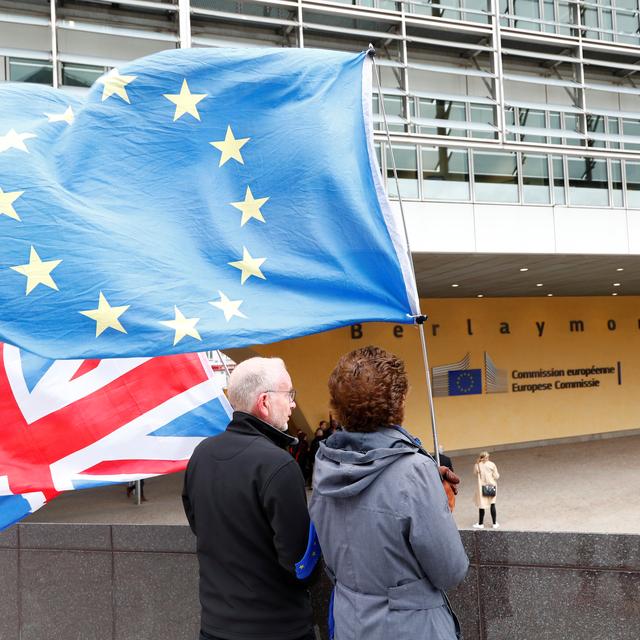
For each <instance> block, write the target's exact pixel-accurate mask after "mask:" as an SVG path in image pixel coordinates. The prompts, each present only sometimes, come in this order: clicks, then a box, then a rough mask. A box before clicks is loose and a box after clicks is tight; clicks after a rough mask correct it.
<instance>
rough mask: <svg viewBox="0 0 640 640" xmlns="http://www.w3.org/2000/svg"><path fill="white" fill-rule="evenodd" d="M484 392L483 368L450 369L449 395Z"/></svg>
mask: <svg viewBox="0 0 640 640" xmlns="http://www.w3.org/2000/svg"><path fill="white" fill-rule="evenodd" d="M477 393H482V371H481V369H458V370H457V371H449V395H450V396H469V395H473V394H477Z"/></svg>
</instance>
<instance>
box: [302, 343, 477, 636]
mask: <svg viewBox="0 0 640 640" xmlns="http://www.w3.org/2000/svg"><path fill="white" fill-rule="evenodd" d="M408 387H409V385H408V380H407V376H406V373H405V370H404V363H403V362H402V360H400V359H399V358H397V357H396V356H394V355H393V354H390V353H388V352H386V351H384V350H383V349H380V348H378V347H371V346H370V347H365V348H363V349H357V350H356V351H352V352H351V353H348V354H347V355H345V356H343V357H342V358H340V360H339V361H338V364H337V365H336V368H335V369H334V371H333V373H332V374H331V377H330V378H329V394H330V400H331V407H332V409H333V410H334V411H335V413H336V415H337V418H338V422H339V424H340V425H341V426H342V431H337V432H336V433H335V434H334V435H333V436H331V437H330V438H329V439H328V440H327V441H326V442H325V443H322V444H321V445H320V449H319V451H318V455H317V458H316V465H315V472H314V479H313V485H314V487H313V488H314V490H313V496H312V498H311V504H310V512H311V517H312V519H313V522H314V524H315V526H316V530H317V532H318V537H319V540H320V546H321V547H322V552H323V555H324V559H325V563H326V566H327V569H328V572H329V574H330V575H331V576H332V578H333V581H334V585H335V589H334V602H333V615H334V620H335V636H334V637H335V640H354V639H355V638H366V639H367V640H405V639H406V640H409V639H410V640H420V639H424V640H427V639H428V640H454V639H455V638H456V637H458V633H459V626H458V624H457V620H456V619H455V615H454V614H453V612H452V610H451V607H450V606H449V603H448V600H447V598H446V595H445V594H444V590H446V589H450V588H452V587H454V586H455V585H457V584H458V583H459V582H461V581H462V579H463V578H464V577H465V575H466V573H467V568H468V564H469V562H468V559H467V556H466V553H465V551H464V548H463V546H462V542H461V540H460V535H459V533H458V530H457V528H456V525H455V523H454V521H453V518H452V516H451V512H450V511H449V506H448V503H447V498H446V495H445V492H444V490H443V487H442V482H441V479H440V475H439V472H438V469H437V467H436V464H435V461H434V460H433V459H432V458H431V457H430V456H428V455H424V450H422V449H421V447H420V446H419V444H418V443H417V442H416V441H415V440H414V439H413V438H412V437H411V436H410V435H409V434H408V433H407V432H406V431H404V430H403V429H402V428H400V427H399V426H398V425H400V424H401V423H402V420H403V417H404V406H405V398H406V395H407V391H408Z"/></svg>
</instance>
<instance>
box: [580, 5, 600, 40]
mask: <svg viewBox="0 0 640 640" xmlns="http://www.w3.org/2000/svg"><path fill="white" fill-rule="evenodd" d="M581 12H582V24H583V25H584V26H585V27H593V28H592V29H587V31H586V32H585V37H586V38H598V32H597V31H596V29H597V28H598V10H597V9H595V8H591V7H582V8H581Z"/></svg>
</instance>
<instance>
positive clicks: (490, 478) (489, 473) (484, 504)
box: [473, 460, 500, 509]
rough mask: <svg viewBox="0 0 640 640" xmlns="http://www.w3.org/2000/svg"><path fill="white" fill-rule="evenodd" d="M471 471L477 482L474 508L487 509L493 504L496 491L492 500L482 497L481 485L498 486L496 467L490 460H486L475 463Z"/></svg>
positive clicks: (498, 475)
mask: <svg viewBox="0 0 640 640" xmlns="http://www.w3.org/2000/svg"><path fill="white" fill-rule="evenodd" d="M473 471H474V472H475V474H476V476H477V480H478V482H477V486H476V494H475V502H476V506H477V507H478V508H479V509H488V508H489V507H490V506H491V505H492V504H495V501H496V498H497V495H498V491H497V490H496V495H495V496H494V497H493V498H490V497H489V496H483V495H482V485H483V484H495V485H496V487H497V486H498V478H499V477H500V474H499V473H498V467H496V465H495V464H493V462H491V460H486V461H485V462H479V463H476V464H475V465H474V467H473Z"/></svg>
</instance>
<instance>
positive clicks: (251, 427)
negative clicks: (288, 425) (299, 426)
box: [227, 411, 298, 449]
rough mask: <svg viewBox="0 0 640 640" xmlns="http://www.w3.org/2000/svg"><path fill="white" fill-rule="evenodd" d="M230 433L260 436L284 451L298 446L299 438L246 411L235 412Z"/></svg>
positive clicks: (230, 425)
mask: <svg viewBox="0 0 640 640" xmlns="http://www.w3.org/2000/svg"><path fill="white" fill-rule="evenodd" d="M227 429H228V430H229V431H235V432H236V433H245V434H247V435H256V434H260V435H262V436H264V437H266V438H268V439H269V440H271V442H273V443H274V444H275V445H276V446H278V447H280V448H281V449H284V448H286V447H290V446H292V445H294V444H297V442H298V438H295V437H293V436H290V435H289V434H287V433H285V432H284V431H280V430H279V429H276V428H275V427H273V426H271V425H270V424H269V423H267V422H265V421H264V420H260V418H256V416H253V415H251V414H250V413H245V412H244V411H234V412H233V418H232V420H231V422H230V423H229V426H228V427H227Z"/></svg>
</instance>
